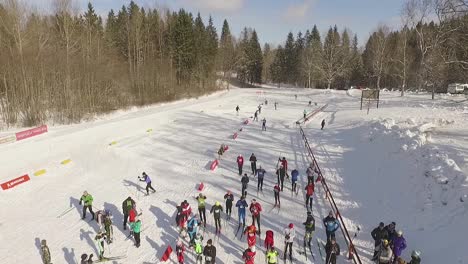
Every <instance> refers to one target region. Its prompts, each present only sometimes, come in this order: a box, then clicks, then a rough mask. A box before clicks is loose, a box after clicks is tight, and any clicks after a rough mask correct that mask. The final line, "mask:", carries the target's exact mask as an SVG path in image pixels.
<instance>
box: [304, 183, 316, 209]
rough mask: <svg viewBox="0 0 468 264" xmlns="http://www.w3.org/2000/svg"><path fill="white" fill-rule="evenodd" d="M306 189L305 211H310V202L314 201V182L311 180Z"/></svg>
mask: <svg viewBox="0 0 468 264" xmlns="http://www.w3.org/2000/svg"><path fill="white" fill-rule="evenodd" d="M305 190H306V201H305V202H306V208H307V211H312V202H313V201H314V197H313V196H314V190H315V185H314V182H313V181H311V182H309V184H307V186H306V187H305Z"/></svg>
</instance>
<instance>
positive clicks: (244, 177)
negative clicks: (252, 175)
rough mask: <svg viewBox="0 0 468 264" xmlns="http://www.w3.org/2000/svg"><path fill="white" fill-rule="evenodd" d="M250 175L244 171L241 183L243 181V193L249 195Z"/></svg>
mask: <svg viewBox="0 0 468 264" xmlns="http://www.w3.org/2000/svg"><path fill="white" fill-rule="evenodd" d="M249 181H250V180H249V176H247V173H244V176H242V178H241V183H242V195H244V196H246V197H247V191H246V190H247V184H248V183H249Z"/></svg>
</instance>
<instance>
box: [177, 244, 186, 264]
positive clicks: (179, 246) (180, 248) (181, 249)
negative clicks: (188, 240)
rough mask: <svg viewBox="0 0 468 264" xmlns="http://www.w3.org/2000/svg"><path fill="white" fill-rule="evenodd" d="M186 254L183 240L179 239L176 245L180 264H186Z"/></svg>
mask: <svg viewBox="0 0 468 264" xmlns="http://www.w3.org/2000/svg"><path fill="white" fill-rule="evenodd" d="M184 252H185V246H184V243H182V240H180V238H179V239H178V240H177V244H176V254H177V261H178V262H179V264H184V261H185V258H184Z"/></svg>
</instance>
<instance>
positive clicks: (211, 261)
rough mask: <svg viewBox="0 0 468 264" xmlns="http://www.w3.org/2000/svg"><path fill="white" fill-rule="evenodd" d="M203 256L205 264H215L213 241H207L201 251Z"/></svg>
mask: <svg viewBox="0 0 468 264" xmlns="http://www.w3.org/2000/svg"><path fill="white" fill-rule="evenodd" d="M203 255H204V256H205V264H215V261H216V247H215V246H213V240H211V239H208V241H207V242H206V246H205V248H204V249H203Z"/></svg>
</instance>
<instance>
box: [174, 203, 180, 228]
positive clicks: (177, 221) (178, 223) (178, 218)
mask: <svg viewBox="0 0 468 264" xmlns="http://www.w3.org/2000/svg"><path fill="white" fill-rule="evenodd" d="M176 208H177V209H176V210H177V211H176V217H175V221H176V226H180V222H181V220H182V206H181V205H177V206H176Z"/></svg>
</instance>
